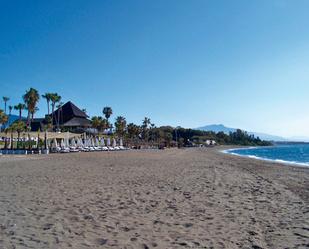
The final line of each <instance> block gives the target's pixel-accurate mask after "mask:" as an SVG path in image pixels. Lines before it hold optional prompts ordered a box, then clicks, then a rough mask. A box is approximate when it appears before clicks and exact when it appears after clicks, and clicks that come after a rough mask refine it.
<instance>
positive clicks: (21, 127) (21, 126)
mask: <svg viewBox="0 0 309 249" xmlns="http://www.w3.org/2000/svg"><path fill="white" fill-rule="evenodd" d="M9 130H10V131H11V132H17V149H19V146H20V142H19V140H20V133H21V132H23V131H25V130H26V125H25V123H24V122H23V121H16V122H14V123H13V124H12V125H11V126H10V127H9Z"/></svg>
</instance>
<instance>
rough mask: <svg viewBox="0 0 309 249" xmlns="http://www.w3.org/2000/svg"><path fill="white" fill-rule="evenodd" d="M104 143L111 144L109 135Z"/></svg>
mask: <svg viewBox="0 0 309 249" xmlns="http://www.w3.org/2000/svg"><path fill="white" fill-rule="evenodd" d="M106 145H107V146H111V139H110V138H109V137H108V138H107V139H106Z"/></svg>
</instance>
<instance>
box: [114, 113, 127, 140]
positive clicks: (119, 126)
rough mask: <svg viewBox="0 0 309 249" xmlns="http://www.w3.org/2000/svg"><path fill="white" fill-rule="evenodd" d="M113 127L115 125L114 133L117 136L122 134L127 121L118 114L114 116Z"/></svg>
mask: <svg viewBox="0 0 309 249" xmlns="http://www.w3.org/2000/svg"><path fill="white" fill-rule="evenodd" d="M115 127H116V134H117V135H118V136H123V135H124V134H125V132H126V128H127V121H126V119H125V117H122V116H118V117H117V118H116V122H115Z"/></svg>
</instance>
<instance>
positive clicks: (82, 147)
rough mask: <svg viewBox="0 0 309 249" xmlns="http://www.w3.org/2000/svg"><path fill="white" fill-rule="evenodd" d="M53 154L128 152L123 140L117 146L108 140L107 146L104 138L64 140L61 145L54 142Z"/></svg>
mask: <svg viewBox="0 0 309 249" xmlns="http://www.w3.org/2000/svg"><path fill="white" fill-rule="evenodd" d="M50 148H51V149H50V151H51V152H56V153H57V152H58V153H70V152H93V151H115V150H117V151H118V150H126V148H125V147H124V146H123V144H122V140H121V139H120V140H119V145H117V143H116V140H115V139H113V141H112V143H111V141H110V140H109V139H107V141H106V144H105V140H104V139H103V138H101V139H98V138H96V139H84V140H82V139H81V138H78V139H71V140H69V139H62V140H61V143H60V145H58V143H57V140H56V139H54V140H53V141H52V144H51V147H50Z"/></svg>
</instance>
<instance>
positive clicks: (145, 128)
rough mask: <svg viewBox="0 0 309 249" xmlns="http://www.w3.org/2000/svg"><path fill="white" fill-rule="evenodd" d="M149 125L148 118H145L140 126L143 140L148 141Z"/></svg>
mask: <svg viewBox="0 0 309 249" xmlns="http://www.w3.org/2000/svg"><path fill="white" fill-rule="evenodd" d="M150 124H151V122H150V118H147V117H145V118H144V120H143V124H142V138H143V139H144V140H148V133H149V132H148V127H149V125H150Z"/></svg>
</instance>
